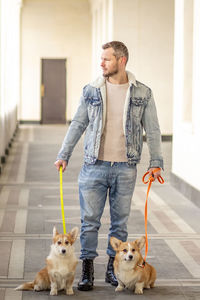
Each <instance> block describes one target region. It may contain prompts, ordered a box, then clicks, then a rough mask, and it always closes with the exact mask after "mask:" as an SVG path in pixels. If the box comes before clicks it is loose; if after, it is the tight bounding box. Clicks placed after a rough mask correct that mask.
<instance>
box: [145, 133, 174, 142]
mask: <svg viewBox="0 0 200 300" xmlns="http://www.w3.org/2000/svg"><path fill="white" fill-rule="evenodd" d="M161 139H162V142H172V139H173V136H172V134H163V135H162V136H161ZM143 141H144V142H146V136H145V135H143Z"/></svg>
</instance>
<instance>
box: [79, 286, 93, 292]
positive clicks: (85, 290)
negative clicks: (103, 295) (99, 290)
mask: <svg viewBox="0 0 200 300" xmlns="http://www.w3.org/2000/svg"><path fill="white" fill-rule="evenodd" d="M77 288H78V290H79V291H83V292H87V291H91V290H93V286H90V287H86V286H82V287H79V286H78V287H77Z"/></svg>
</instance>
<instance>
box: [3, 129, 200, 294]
mask: <svg viewBox="0 0 200 300" xmlns="http://www.w3.org/2000/svg"><path fill="white" fill-rule="evenodd" d="M65 131H66V127H65V126H21V127H20V128H19V130H18V133H17V136H16V138H15V140H14V143H13V144H12V148H11V151H10V155H9V156H8V158H7V163H6V165H5V167H4V170H3V174H2V175H1V177H0V257H1V259H0V299H5V300H12V299H15V300H21V299H23V300H27V299H29V300H30V299H44V300H45V299H50V298H52V297H50V296H49V292H39V293H34V292H17V291H15V290H14V288H15V287H16V286H17V285H18V284H19V283H21V282H24V281H28V280H31V279H33V277H34V275H35V273H36V272H37V271H38V270H39V269H40V268H42V267H43V265H44V262H45V257H46V256H47V255H48V253H49V246H50V244H51V236H52V228H53V225H54V224H55V225H56V226H57V228H58V230H60V231H62V220H61V210H60V200H59V175H58V172H57V171H56V169H55V167H54V165H53V163H54V160H55V157H56V155H57V151H58V150H59V148H60V145H61V142H62V140H63V137H64V135H65ZM163 153H164V157H165V172H164V173H163V176H164V178H165V181H166V182H165V184H164V185H163V186H161V185H160V184H159V183H157V182H156V183H153V187H152V189H151V191H150V199H149V204H148V234H149V253H148V261H149V263H151V264H153V265H154V266H155V268H156V270H157V275H158V278H157V281H156V287H155V288H154V289H152V290H145V291H144V295H142V296H134V299H137V298H138V299H141V300H142V299H200V222H199V215H200V208H198V207H196V206H195V205H194V204H193V203H191V202H190V201H189V200H188V199H186V198H185V197H183V196H182V195H181V194H179V193H178V192H177V191H176V190H175V189H174V188H173V187H171V186H170V184H169V175H170V168H171V143H170V142H165V143H163ZM82 155H83V150H82V140H81V141H80V142H79V144H78V145H77V146H76V148H75V151H74V153H73V156H72V158H71V160H70V164H69V167H68V169H67V172H65V173H64V175H63V181H64V189H63V192H64V203H65V217H66V225H67V231H69V230H70V229H71V228H72V227H73V226H75V225H77V224H78V225H79V227H80V209H79V200H78V185H77V177H78V173H79V169H80V166H81V164H82ZM147 166H148V151H147V146H146V144H144V150H143V158H142V161H141V164H140V165H139V166H138V179H137V185H136V189H135V193H134V196H133V201H132V208H131V215H130V218H129V223H128V229H129V239H130V240H132V239H135V238H137V237H139V236H141V235H143V234H144V203H145V193H146V189H147V187H146V186H145V185H144V184H143V183H142V181H141V177H142V174H143V173H144V171H145V170H146V168H147ZM108 230H109V207H108V204H107V205H106V208H105V211H104V214H103V217H102V226H101V228H100V232H99V246H98V252H99V257H98V258H97V259H96V260H95V289H94V290H93V291H90V292H80V291H78V290H77V289H76V284H77V281H78V280H79V274H80V271H81V262H79V264H78V268H77V272H76V280H75V296H66V295H64V293H62V292H61V293H59V296H58V297H57V298H58V299H62V298H63V299H64V298H66V297H68V298H71V297H72V298H74V299H94V298H95V299H97V300H98V299H101V298H102V297H103V298H104V299H111V298H116V299H124V300H126V299H132V297H133V295H132V292H130V291H125V292H122V293H115V291H114V287H111V286H109V285H108V284H106V283H105V282H104V276H105V270H106V264H107V256H106V252H105V249H106V245H107V233H108ZM75 250H76V254H77V256H79V252H80V243H79V240H77V242H76V244H75Z"/></svg>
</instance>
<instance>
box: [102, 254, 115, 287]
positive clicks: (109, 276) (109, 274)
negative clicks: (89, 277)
mask: <svg viewBox="0 0 200 300" xmlns="http://www.w3.org/2000/svg"><path fill="white" fill-rule="evenodd" d="M114 259H115V258H114V257H111V256H110V258H109V261H108V265H107V271H106V278H105V281H106V282H108V283H110V284H111V285H114V286H117V285H118V282H117V279H116V277H115V273H114V266H113V262H114Z"/></svg>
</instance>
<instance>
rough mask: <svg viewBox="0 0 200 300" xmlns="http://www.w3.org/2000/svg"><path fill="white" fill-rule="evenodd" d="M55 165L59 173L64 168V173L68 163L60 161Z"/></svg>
mask: <svg viewBox="0 0 200 300" xmlns="http://www.w3.org/2000/svg"><path fill="white" fill-rule="evenodd" d="M54 165H55V166H56V169H57V170H58V171H60V167H61V166H62V171H63V172H64V171H65V169H66V167H67V162H66V160H62V159H59V160H57V161H56V162H55V163H54Z"/></svg>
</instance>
